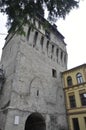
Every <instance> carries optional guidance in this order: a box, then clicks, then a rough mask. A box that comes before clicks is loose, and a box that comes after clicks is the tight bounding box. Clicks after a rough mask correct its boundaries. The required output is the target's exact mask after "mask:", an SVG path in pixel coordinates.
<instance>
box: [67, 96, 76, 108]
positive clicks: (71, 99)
mask: <svg viewBox="0 0 86 130" xmlns="http://www.w3.org/2000/svg"><path fill="white" fill-rule="evenodd" d="M69 103H70V108H76V99H75V95H74V94H73V95H69Z"/></svg>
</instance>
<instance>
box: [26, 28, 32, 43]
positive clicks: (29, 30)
mask: <svg viewBox="0 0 86 130" xmlns="http://www.w3.org/2000/svg"><path fill="white" fill-rule="evenodd" d="M30 32H31V27H29V29H28V32H27V40H28V41H29V37H30Z"/></svg>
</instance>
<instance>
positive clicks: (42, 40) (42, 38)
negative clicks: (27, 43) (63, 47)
mask: <svg viewBox="0 0 86 130" xmlns="http://www.w3.org/2000/svg"><path fill="white" fill-rule="evenodd" d="M43 42H44V37H43V36H42V37H41V42H40V43H41V48H42V49H43Z"/></svg>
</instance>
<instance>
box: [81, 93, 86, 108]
mask: <svg viewBox="0 0 86 130" xmlns="http://www.w3.org/2000/svg"><path fill="white" fill-rule="evenodd" d="M80 99H81V104H82V106H86V93H81V94H80Z"/></svg>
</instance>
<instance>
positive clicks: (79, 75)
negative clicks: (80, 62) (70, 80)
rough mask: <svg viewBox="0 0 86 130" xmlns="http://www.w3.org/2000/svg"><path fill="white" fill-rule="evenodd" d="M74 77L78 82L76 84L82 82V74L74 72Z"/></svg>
mask: <svg viewBox="0 0 86 130" xmlns="http://www.w3.org/2000/svg"><path fill="white" fill-rule="evenodd" d="M76 79H77V83H78V84H81V83H83V76H82V74H81V73H77V74H76Z"/></svg>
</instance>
